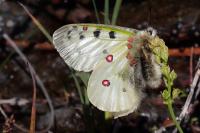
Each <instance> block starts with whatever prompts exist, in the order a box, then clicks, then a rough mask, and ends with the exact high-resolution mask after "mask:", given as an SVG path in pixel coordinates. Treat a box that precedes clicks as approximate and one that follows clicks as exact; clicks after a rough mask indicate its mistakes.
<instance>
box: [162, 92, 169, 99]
mask: <svg viewBox="0 0 200 133" xmlns="http://www.w3.org/2000/svg"><path fill="white" fill-rule="evenodd" d="M162 97H163V99H164V101H167V100H169V99H170V93H169V91H167V90H164V91H163V92H162Z"/></svg>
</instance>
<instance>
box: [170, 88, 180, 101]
mask: <svg viewBox="0 0 200 133" xmlns="http://www.w3.org/2000/svg"><path fill="white" fill-rule="evenodd" d="M180 94H181V90H180V89H178V88H174V89H173V91H172V99H176V98H178V97H179V95H180Z"/></svg>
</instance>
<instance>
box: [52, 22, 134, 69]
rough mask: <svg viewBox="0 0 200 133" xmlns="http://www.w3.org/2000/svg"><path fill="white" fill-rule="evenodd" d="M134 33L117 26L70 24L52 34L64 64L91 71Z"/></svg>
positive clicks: (131, 30)
mask: <svg viewBox="0 0 200 133" xmlns="http://www.w3.org/2000/svg"><path fill="white" fill-rule="evenodd" d="M135 32H136V31H135V30H133V29H129V28H121V27H117V26H106V25H96V24H71V25H66V26H63V27H61V28H60V29H58V30H56V31H55V32H54V34H53V42H54V45H55V48H56V49H57V51H58V52H59V53H60V55H61V57H62V58H63V59H64V60H65V62H66V63H67V64H68V65H69V66H71V67H72V68H74V69H75V70H78V71H85V72H88V71H91V70H93V69H94V67H95V66H96V65H97V63H98V62H99V61H100V60H101V59H102V58H104V57H105V54H107V53H108V52H109V51H110V49H111V48H113V47H115V46H118V45H125V42H126V41H127V38H128V37H129V36H132V35H133V34H134V33H135Z"/></svg>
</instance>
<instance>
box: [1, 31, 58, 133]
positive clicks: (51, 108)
mask: <svg viewBox="0 0 200 133" xmlns="http://www.w3.org/2000/svg"><path fill="white" fill-rule="evenodd" d="M3 38H4V39H5V40H6V41H7V42H8V43H9V45H10V46H11V47H12V48H13V49H14V50H15V51H16V53H17V54H19V56H20V57H21V59H22V60H23V61H24V62H25V63H26V64H29V70H30V71H32V72H33V73H34V78H35V81H36V83H37V85H38V86H39V87H40V88H41V91H42V92H43V94H44V96H45V98H46V99H47V102H48V104H49V108H50V110H51V118H50V121H49V125H48V127H47V128H46V129H44V130H42V131H38V132H37V133H44V132H47V131H49V129H50V128H51V126H52V125H53V122H54V108H53V104H52V101H51V99H50V97H49V94H48V92H47V90H46V88H45V86H44V84H43V83H42V81H41V79H40V78H39V76H38V75H37V74H36V72H35V70H34V68H33V66H32V65H31V63H30V62H29V61H28V59H27V58H26V56H25V55H24V54H23V53H22V52H21V50H20V49H19V48H18V47H17V45H16V44H15V42H14V41H13V40H12V39H11V38H10V37H9V36H8V35H7V34H5V33H4V34H3ZM18 127H19V126H18ZM25 131H28V130H26V129H25Z"/></svg>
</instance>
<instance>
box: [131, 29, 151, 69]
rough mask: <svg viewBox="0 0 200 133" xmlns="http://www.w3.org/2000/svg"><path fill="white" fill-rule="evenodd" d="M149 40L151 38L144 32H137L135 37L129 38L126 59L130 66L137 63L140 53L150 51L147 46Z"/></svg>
mask: <svg viewBox="0 0 200 133" xmlns="http://www.w3.org/2000/svg"><path fill="white" fill-rule="evenodd" d="M149 39H151V36H150V35H149V34H148V33H147V32H145V31H139V32H138V33H137V34H136V35H134V36H131V37H129V39H128V44H127V47H128V49H129V52H128V54H127V59H128V60H129V63H130V65H131V66H133V65H135V64H136V63H137V61H138V60H139V58H140V57H141V52H144V51H149V50H150V48H149V46H148V45H149V43H148V42H149V41H148V40H149ZM149 52H150V51H149Z"/></svg>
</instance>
